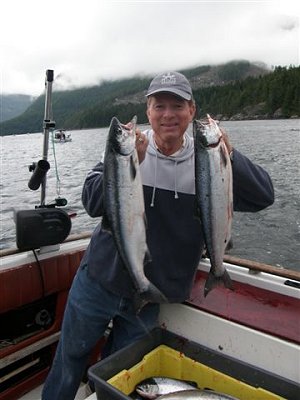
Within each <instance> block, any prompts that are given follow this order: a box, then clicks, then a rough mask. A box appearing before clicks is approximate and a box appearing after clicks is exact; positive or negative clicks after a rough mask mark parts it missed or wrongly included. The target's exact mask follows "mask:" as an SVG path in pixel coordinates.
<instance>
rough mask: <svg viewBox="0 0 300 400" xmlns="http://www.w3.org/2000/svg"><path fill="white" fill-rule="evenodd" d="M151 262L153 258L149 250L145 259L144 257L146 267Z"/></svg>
mask: <svg viewBox="0 0 300 400" xmlns="http://www.w3.org/2000/svg"><path fill="white" fill-rule="evenodd" d="M151 261H152V257H151V254H150V251H149V249H148V248H147V250H146V253H145V257H144V265H146V264H148V263H149V262H151Z"/></svg>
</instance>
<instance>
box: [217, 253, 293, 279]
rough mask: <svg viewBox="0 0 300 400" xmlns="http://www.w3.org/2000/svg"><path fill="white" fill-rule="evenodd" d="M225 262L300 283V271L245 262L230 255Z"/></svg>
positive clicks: (225, 258)
mask: <svg viewBox="0 0 300 400" xmlns="http://www.w3.org/2000/svg"><path fill="white" fill-rule="evenodd" d="M224 261H225V262H227V263H229V264H233V265H238V266H240V267H245V268H248V269H250V270H251V271H257V272H266V273H268V274H272V275H277V276H282V277H284V278H288V279H293V280H297V281H300V271H294V270H292V269H285V268H279V267H274V266H273V265H269V264H263V263H259V262H256V261H250V260H245V259H243V258H238V257H233V256H229V255H225V256H224Z"/></svg>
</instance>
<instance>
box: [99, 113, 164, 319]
mask: <svg viewBox="0 0 300 400" xmlns="http://www.w3.org/2000/svg"><path fill="white" fill-rule="evenodd" d="M131 125H132V128H131V129H128V128H126V127H124V125H122V124H121V123H120V122H119V121H118V119H117V118H116V117H113V118H112V120H111V124H110V127H109V132H108V137H107V141H106V148H105V155H104V169H103V196H104V197H103V198H104V210H105V211H104V215H103V220H102V227H103V228H104V229H106V230H107V231H109V232H111V234H112V236H113V238H114V241H115V244H116V247H117V250H118V252H119V254H120V257H121V259H122V261H123V263H124V266H125V267H126V268H127V271H128V273H129V275H130V277H131V280H132V282H133V286H134V288H135V290H136V295H135V305H136V310H137V312H138V311H139V310H140V309H141V308H142V307H143V305H145V304H146V303H147V302H154V303H160V302H166V301H167V300H166V298H165V296H164V295H163V294H162V293H161V292H160V290H158V289H157V288H156V287H155V286H154V285H153V284H152V283H151V282H150V281H149V280H148V278H147V277H146V276H145V273H144V265H145V263H146V262H147V261H149V260H150V259H151V256H150V254H149V250H148V247H147V243H146V218H145V207H144V197H143V187H142V181H141V175H140V168H139V161H138V155H137V151H136V147H135V141H136V133H135V129H136V117H134V118H133V119H132V121H131Z"/></svg>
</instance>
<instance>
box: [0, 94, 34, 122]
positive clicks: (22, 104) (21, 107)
mask: <svg viewBox="0 0 300 400" xmlns="http://www.w3.org/2000/svg"><path fill="white" fill-rule="evenodd" d="M33 100H34V98H33V97H32V96H28V95H26V94H1V122H3V121H7V120H9V119H12V118H14V117H17V116H18V115H21V114H22V113H23V112H24V111H25V110H26V109H27V108H28V107H29V106H30V104H31V103H32V102H33Z"/></svg>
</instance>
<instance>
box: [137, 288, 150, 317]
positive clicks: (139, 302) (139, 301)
mask: <svg viewBox="0 0 300 400" xmlns="http://www.w3.org/2000/svg"><path fill="white" fill-rule="evenodd" d="M148 303H149V301H147V300H145V299H143V298H142V297H141V296H140V294H139V293H138V292H136V293H135V294H134V296H133V307H134V311H135V313H136V315H138V314H139V313H140V312H141V310H142V308H143V307H144V306H145V305H146V304H148Z"/></svg>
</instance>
